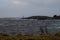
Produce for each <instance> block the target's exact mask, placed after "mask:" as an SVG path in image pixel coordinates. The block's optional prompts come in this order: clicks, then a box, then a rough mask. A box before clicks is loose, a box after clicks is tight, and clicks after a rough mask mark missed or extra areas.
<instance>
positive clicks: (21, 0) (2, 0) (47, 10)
mask: <svg viewBox="0 0 60 40" xmlns="http://www.w3.org/2000/svg"><path fill="white" fill-rule="evenodd" d="M59 12H60V0H0V17H5V16H7V17H11V16H19V17H21V16H32V15H48V16H52V15H54V14H60V13H59ZM4 14H6V15H4ZM1 15H2V16H1Z"/></svg>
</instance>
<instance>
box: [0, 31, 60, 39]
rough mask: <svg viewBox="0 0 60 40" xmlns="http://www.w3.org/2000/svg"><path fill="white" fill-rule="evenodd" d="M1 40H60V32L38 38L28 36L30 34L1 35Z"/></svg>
mask: <svg viewBox="0 0 60 40" xmlns="http://www.w3.org/2000/svg"><path fill="white" fill-rule="evenodd" d="M0 40H60V32H58V33H56V34H54V35H49V34H44V33H42V34H40V35H39V36H36V35H33V34H31V35H28V34H26V35H22V34H17V35H8V34H4V33H0Z"/></svg>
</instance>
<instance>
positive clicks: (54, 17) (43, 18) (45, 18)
mask: <svg viewBox="0 0 60 40" xmlns="http://www.w3.org/2000/svg"><path fill="white" fill-rule="evenodd" d="M22 19H38V20H47V19H60V16H56V15H54V16H53V17H49V16H30V17H25V18H22Z"/></svg>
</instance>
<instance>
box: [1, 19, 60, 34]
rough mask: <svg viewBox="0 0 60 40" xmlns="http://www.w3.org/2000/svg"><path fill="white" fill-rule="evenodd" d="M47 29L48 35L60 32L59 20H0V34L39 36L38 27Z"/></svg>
mask: <svg viewBox="0 0 60 40" xmlns="http://www.w3.org/2000/svg"><path fill="white" fill-rule="evenodd" d="M46 26H47V27H48V33H56V32H59V31H60V20H32V19H31V20H26V19H20V20H0V32H1V33H7V34H19V33H20V34H40V27H43V28H44V27H46Z"/></svg>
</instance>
